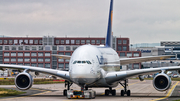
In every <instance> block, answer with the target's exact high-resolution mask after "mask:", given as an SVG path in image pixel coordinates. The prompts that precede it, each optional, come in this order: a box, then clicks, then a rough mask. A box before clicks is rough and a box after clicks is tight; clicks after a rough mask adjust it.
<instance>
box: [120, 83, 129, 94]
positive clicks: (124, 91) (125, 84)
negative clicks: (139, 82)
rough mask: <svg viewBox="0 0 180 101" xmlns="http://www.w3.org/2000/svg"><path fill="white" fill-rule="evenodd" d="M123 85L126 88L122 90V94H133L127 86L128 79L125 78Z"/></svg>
mask: <svg viewBox="0 0 180 101" xmlns="http://www.w3.org/2000/svg"><path fill="white" fill-rule="evenodd" d="M119 83H120V84H121V86H123V87H124V90H121V96H124V94H127V96H131V91H130V90H127V87H128V84H127V83H128V80H124V83H121V82H119Z"/></svg>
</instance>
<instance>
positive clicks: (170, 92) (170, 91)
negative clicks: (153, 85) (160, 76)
mask: <svg viewBox="0 0 180 101" xmlns="http://www.w3.org/2000/svg"><path fill="white" fill-rule="evenodd" d="M178 83H179V81H177V82H176V84H175V85H174V86H173V87H172V88H171V89H170V90H169V92H168V94H167V95H166V96H165V97H162V98H158V99H155V100H151V101H158V100H163V99H166V98H168V97H169V96H170V95H171V94H172V92H173V91H174V89H175V87H176V86H177V85H178Z"/></svg>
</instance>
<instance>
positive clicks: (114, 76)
mask: <svg viewBox="0 0 180 101" xmlns="http://www.w3.org/2000/svg"><path fill="white" fill-rule="evenodd" d="M163 70H165V71H172V70H179V71H180V66H171V67H159V68H149V69H136V70H128V71H118V72H109V73H107V75H106V77H105V79H106V82H107V83H109V84H111V83H114V82H117V81H119V80H125V79H128V78H130V77H133V76H137V75H147V74H151V73H158V72H161V71H163Z"/></svg>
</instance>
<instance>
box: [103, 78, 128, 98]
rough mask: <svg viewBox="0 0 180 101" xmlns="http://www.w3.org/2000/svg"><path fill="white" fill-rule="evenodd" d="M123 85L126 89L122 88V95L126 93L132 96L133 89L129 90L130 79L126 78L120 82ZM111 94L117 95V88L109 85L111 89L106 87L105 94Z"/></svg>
mask: <svg viewBox="0 0 180 101" xmlns="http://www.w3.org/2000/svg"><path fill="white" fill-rule="evenodd" d="M119 83H120V84H121V85H122V86H123V87H124V90H121V92H120V93H121V96H124V94H127V96H130V95H131V91H130V90H127V86H128V84H127V83H128V80H124V82H123V83H121V82H119ZM109 94H112V96H115V95H116V90H115V89H112V87H109V89H106V90H105V95H106V96H108V95H109Z"/></svg>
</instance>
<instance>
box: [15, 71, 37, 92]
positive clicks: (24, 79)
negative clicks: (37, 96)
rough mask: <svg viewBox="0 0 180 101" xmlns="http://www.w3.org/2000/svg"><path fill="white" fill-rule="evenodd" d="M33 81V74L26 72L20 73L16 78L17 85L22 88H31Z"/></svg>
mask: <svg viewBox="0 0 180 101" xmlns="http://www.w3.org/2000/svg"><path fill="white" fill-rule="evenodd" d="M32 83H33V79H32V76H31V75H30V74H29V73H26V72H23V73H20V74H18V75H17V76H16V78H15V85H16V87H17V88H18V89H20V90H27V89H29V88H31V86H32Z"/></svg>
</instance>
